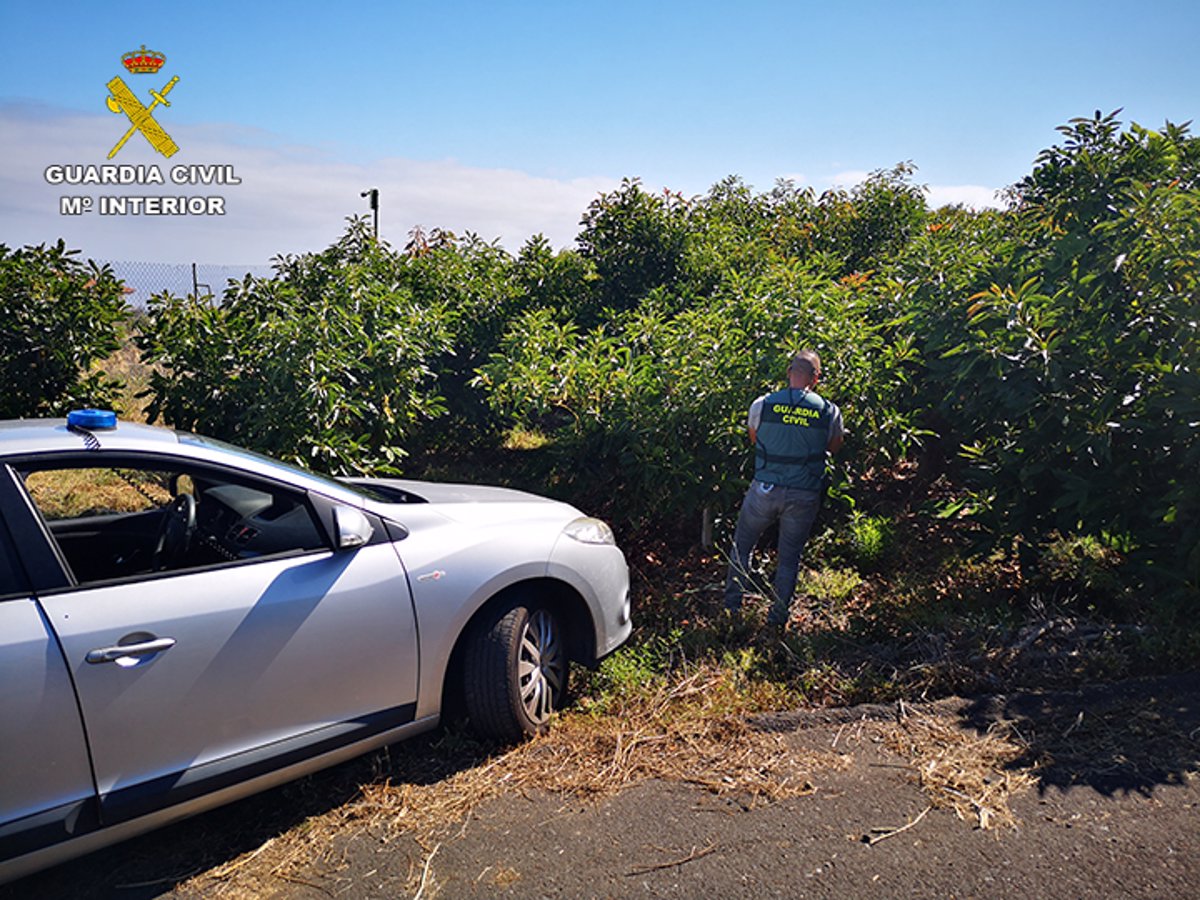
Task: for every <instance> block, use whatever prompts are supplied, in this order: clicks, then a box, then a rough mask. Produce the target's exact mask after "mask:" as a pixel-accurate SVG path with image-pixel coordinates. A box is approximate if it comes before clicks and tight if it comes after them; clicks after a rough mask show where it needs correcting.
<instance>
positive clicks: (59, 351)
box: [0, 240, 129, 419]
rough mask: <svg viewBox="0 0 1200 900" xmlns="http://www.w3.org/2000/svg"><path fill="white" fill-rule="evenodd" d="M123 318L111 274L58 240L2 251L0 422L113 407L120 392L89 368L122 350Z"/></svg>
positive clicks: (121, 296) (1, 248) (117, 286)
mask: <svg viewBox="0 0 1200 900" xmlns="http://www.w3.org/2000/svg"><path fill="white" fill-rule="evenodd" d="M128 312H129V310H128V308H127V307H126V305H125V295H124V292H123V291H122V285H121V283H120V281H118V280H117V278H116V277H115V276H114V275H113V273H112V270H111V269H109V268H108V267H107V266H97V265H96V264H95V263H94V262H92V261H91V260H89V261H88V262H87V263H86V264H84V263H81V262H80V261H79V260H77V259H76V258H75V251H69V250H67V249H66V245H65V244H64V243H63V242H62V241H61V240H60V241H59V242H58V243H56V244H54V245H52V246H46V245H44V244H43V245H41V246H38V247H25V248H24V249H20V250H11V249H9V248H8V247H6V246H4V245H3V244H0V419H11V418H20V417H33V416H52V415H65V414H66V412H67V411H68V410H70V409H73V408H78V407H81V406H108V405H111V404H112V403H113V400H114V398H115V396H116V393H117V389H118V385H117V383H116V382H115V381H114V380H113V379H110V378H107V377H105V376H104V375H103V373H101V372H98V371H93V369H92V364H93V363H95V362H97V361H99V360H102V359H104V358H105V357H106V356H108V355H109V354H110V353H112V352H113V351H114V350H116V349H117V348H118V347H119V346H120V342H121V336H122V333H123V330H122V325H123V323H124V321H125V319H126V316H127V315H128Z"/></svg>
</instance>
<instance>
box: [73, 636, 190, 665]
mask: <svg viewBox="0 0 1200 900" xmlns="http://www.w3.org/2000/svg"><path fill="white" fill-rule="evenodd" d="M174 646H175V638H170V637H164V638H155V639H154V640H152V641H142V642H141V643H137V644H117V646H115V647H100V648H98V649H96V650H89V651H88V655H87V656H85V657H84V659H85V660H87V661H88V662H90V663H92V664H93V665H97V664H99V663H108V662H116V661H117V660H118V659H124V658H125V657H129V656H150V655H151V654H153V653H162V652H163V651H164V650H170V649H171V648H172V647H174Z"/></svg>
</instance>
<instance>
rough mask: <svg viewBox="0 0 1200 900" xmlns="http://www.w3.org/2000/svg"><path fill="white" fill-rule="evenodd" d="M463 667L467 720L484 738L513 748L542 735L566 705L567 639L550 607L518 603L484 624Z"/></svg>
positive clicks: (568, 668)
mask: <svg viewBox="0 0 1200 900" xmlns="http://www.w3.org/2000/svg"><path fill="white" fill-rule="evenodd" d="M464 662H465V676H466V677H465V683H464V688H465V691H464V693H465V697H464V699H465V701H466V707H467V715H468V716H469V718H470V721H471V725H472V728H473V729H474V730H475V731H477V732H478V733H480V734H482V735H484V736H487V737H493V738H498V739H500V740H503V741H510V742H511V741H518V740H521V739H522V738H525V737H530V736H532V735H535V734H540V733H542V732H544V731H545V730H546V729H547V728H548V727H549V724H550V719H551V717H552V716H553V714H554V713H555V712H556V711H558V710H559V709H560V708H561V707H562V704H563V702H564V701H565V698H566V695H567V678H568V676H569V674H570V663H569V661H568V658H567V644H566V635H565V634H564V632H563V629H562V620H561V618H560V617H559V616H558V615H557V614H556V613H555V612H554V611H553V610H552V609H550V608H548V607H546V606H541V605H524V604H521V603H518V604H516V605H514V606H510V607H508V608H506V609H503V610H501V612H500V614H498V615H494V616H492V617H489V618H487V619H485V620H484V621H483V623H482V624H481V625H480V627H479V628H478V629H477V630H476V632H475V634H474V635H473V637H472V640H471V642H470V645H469V646H468V648H467V653H466V658H465V660H464Z"/></svg>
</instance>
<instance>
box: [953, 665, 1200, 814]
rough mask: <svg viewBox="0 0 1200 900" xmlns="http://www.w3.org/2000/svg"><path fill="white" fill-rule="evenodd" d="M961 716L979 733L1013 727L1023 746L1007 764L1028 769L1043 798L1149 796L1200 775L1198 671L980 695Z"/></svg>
mask: <svg viewBox="0 0 1200 900" xmlns="http://www.w3.org/2000/svg"><path fill="white" fill-rule="evenodd" d="M961 715H962V718H963V720H964V723H965V724H966V725H968V726H970V727H972V728H974V729H976V730H978V731H979V732H981V733H982V732H986V731H987V730H988V729H989V728H990V727H992V726H994V725H997V724H1003V725H1007V726H1008V727H1010V728H1012V729H1013V731H1014V733H1015V735H1016V736H1017V738H1018V739H1019V740H1020V742H1021V743H1022V744H1023V745H1024V746H1025V747H1026V748H1027V750H1026V753H1025V754H1024V755H1023V756H1022V757H1021V758H1020V759H1018V760H1016V761H1015V762H1014V763H1013V764H1012V767H1013V768H1019V769H1028V768H1032V769H1033V770H1034V771H1035V773H1036V775H1037V778H1038V786H1039V790H1040V791H1042V792H1043V793H1045V792H1046V791H1048V790H1050V789H1052V788H1058V789H1060V790H1069V789H1070V788H1073V787H1084V786H1086V787H1089V788H1092V789H1093V790H1095V791H1097V792H1099V793H1101V794H1103V795H1105V796H1113V795H1116V794H1129V793H1138V794H1141V795H1143V796H1149V795H1150V794H1151V793H1152V792H1153V791H1154V789H1155V788H1156V787H1159V786H1164V785H1174V784H1180V783H1182V782H1183V781H1184V779H1185V777H1186V776H1187V775H1188V774H1189V773H1192V772H1196V771H1197V770H1200V673H1191V674H1184V675H1171V676H1164V677H1160V678H1152V679H1136V680H1131V681H1125V682H1120V683H1118V684H1114V685H1093V686H1088V687H1084V688H1081V689H1079V690H1076V691H1056V692H1047V693H1036V692H1035V693H1022V694H1019V695H1013V696H1004V695H995V696H988V697H982V698H979V699H977V700H974V701H972V702H970V703H969V704H968V705H967V706H966V707H965V709H964V710H963V711H962V714H961Z"/></svg>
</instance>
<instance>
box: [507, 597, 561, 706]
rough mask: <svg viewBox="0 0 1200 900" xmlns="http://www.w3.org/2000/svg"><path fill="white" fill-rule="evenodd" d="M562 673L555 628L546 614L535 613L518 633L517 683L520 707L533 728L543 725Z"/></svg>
mask: <svg viewBox="0 0 1200 900" xmlns="http://www.w3.org/2000/svg"><path fill="white" fill-rule="evenodd" d="M565 670H566V665H565V659H564V657H563V652H562V641H561V640H560V635H559V633H558V625H557V623H556V622H555V620H554V616H552V615H551V614H550V613H549V612H547V611H546V610H544V609H539V610H536V611H535V612H534V613H533V614H532V615H530V617H529V619H528V621H526V623H525V628H524V629H523V630H522V632H521V646H520V649H519V650H518V655H517V683H518V686H519V690H520V695H521V705H522V707H524V709H525V714H526V715H527V716H528V717H529V719H530V721H532V722H533V723H534V724H537V725H542V724H544V723H546V722H547V721H548V720H549V719H550V716H551V715H552V714H553V713H554V710H555V708H556V707H557V704H558V699H559V696H560V695H561V694H562V688H563V675H564V673H565Z"/></svg>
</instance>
